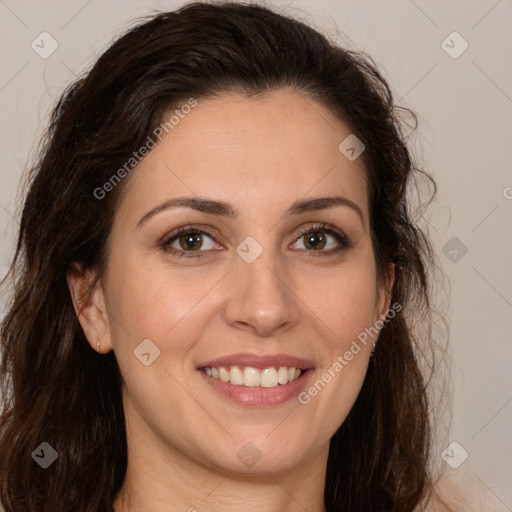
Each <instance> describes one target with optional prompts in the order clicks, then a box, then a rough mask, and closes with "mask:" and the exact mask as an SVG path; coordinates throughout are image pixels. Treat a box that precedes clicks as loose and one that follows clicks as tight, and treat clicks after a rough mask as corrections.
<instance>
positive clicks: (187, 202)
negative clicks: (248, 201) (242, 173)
mask: <svg viewBox="0 0 512 512" xmlns="http://www.w3.org/2000/svg"><path fill="white" fill-rule="evenodd" d="M337 206H345V207H348V208H351V209H352V210H354V211H355V212H356V213H357V215H358V216H359V218H360V220H361V222H362V224H363V225H364V215H363V212H362V211H361V209H360V208H359V206H358V205H357V204H356V203H354V202H353V201H351V200H350V199H348V198H346V197H343V196H331V197H316V198H312V199H301V200H298V201H296V202H295V203H293V204H292V205H291V206H290V208H289V209H288V211H287V212H286V215H299V214H301V213H307V212H312V211H315V210H324V209H327V208H334V207H337ZM181 207H186V208H191V209H193V210H197V211H199V212H202V213H208V214H211V215H217V216H220V217H229V218H234V217H237V216H238V214H239V211H238V210H237V209H236V208H233V206H231V205H230V204H229V203H225V202H223V201H215V200H213V199H208V198H206V197H199V196H195V197H176V198H174V199H170V200H169V201H166V202H165V203H162V204H160V205H158V206H156V207H155V208H153V209H152V210H150V211H149V212H147V213H146V214H145V215H144V216H143V217H142V218H141V219H140V220H139V222H138V223H137V226H136V227H137V229H138V228H140V227H141V226H142V225H143V224H145V223H146V222H147V221H148V220H149V219H150V218H151V217H154V216H155V215H157V214H158V213H161V212H163V211H165V210H169V209H172V208H181Z"/></svg>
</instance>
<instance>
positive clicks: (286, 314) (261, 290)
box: [226, 239, 299, 335]
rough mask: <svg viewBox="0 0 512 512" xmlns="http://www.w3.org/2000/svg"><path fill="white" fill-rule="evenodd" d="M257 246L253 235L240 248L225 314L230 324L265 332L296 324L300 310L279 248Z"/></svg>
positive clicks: (268, 332)
mask: <svg viewBox="0 0 512 512" xmlns="http://www.w3.org/2000/svg"><path fill="white" fill-rule="evenodd" d="M258 246H259V244H258ZM258 246H256V244H255V241H254V239H253V240H245V241H243V242H242V243H241V244H240V245H239V247H238V248H237V253H238V256H239V257H238V258H237V259H236V260H235V267H236V268H235V272H233V277H232V278H233V280H234V284H233V290H232V293H231V294H230V296H229V297H230V299H229V303H228V305H227V308H226V316H227V321H228V322H229V323H230V324H231V325H237V326H238V327H243V328H245V329H248V328H251V329H253V330H255V331H257V332H258V333H259V334H262V335H266V334H270V333H272V332H273V331H275V330H276V329H278V328H280V327H281V328H282V327H283V325H292V324H294V323H295V322H296V321H297V319H298V313H299V312H298V307H297V304H296V297H295V295H294V294H293V293H292V290H291V286H292V285H291V283H290V282H289V281H290V279H289V277H288V276H287V273H286V271H285V268H284V266H283V265H282V261H281V260H280V258H279V255H278V251H274V250H271V249H265V250H263V247H261V246H259V247H260V248H258ZM257 253H259V254H258V255H257V256H256V254H257ZM255 256H256V257H255ZM253 258H254V259H253ZM287 281H288V282H287Z"/></svg>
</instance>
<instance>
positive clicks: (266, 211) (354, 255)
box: [80, 90, 392, 473]
mask: <svg viewBox="0 0 512 512" xmlns="http://www.w3.org/2000/svg"><path fill="white" fill-rule="evenodd" d="M349 134H350V130H349V129H348V127H347V126H346V125H345V124H344V123H342V122H341V121H340V120H339V119H337V118H336V117H334V115H333V114H332V113H331V112H330V111H329V110H327V109H326V108H324V107H323V106H321V105H320V104H318V103H316V102H315V101H313V100H312V99H310V98H307V97H304V96H301V95H299V94H298V93H294V92H291V91H288V90H281V91H276V92H273V93H271V94H269V95H267V96H266V97H264V98H258V99H247V98H245V97H244V96H241V95H236V94H225V95H223V96H221V97H218V98H215V99H211V100H201V101H199V102H198V104H197V106H196V107H195V108H193V109H192V110H191V112H190V113H188V114H187V115H186V116H184V117H183V118H182V119H180V122H179V125H177V126H175V127H174V129H173V130H172V131H170V132H169V133H168V134H167V135H165V136H164V138H163V139H162V141H161V142H160V143H159V144H158V145H157V146H156V148H155V149H154V150H153V151H151V152H150V153H149V154H148V156H147V157H146V158H145V159H144V160H143V161H142V163H141V164H140V166H139V167H138V168H137V169H136V170H135V171H134V172H133V174H132V175H131V176H130V177H129V181H128V183H127V187H126V188H125V190H124V191H123V195H122V197H121V201H120V204H119V207H118V211H117V213H116V217H115V221H114V224H113V227H112V232H111V236H110V239H109V242H108V263H107V269H106V272H105V274H104V275H103V276H102V278H101V282H100V284H99V286H98V287H97V289H96V290H95V292H94V293H95V295H94V298H95V300H94V304H95V306H94V307H95V308H96V310H93V309H89V310H88V311H86V312H85V314H84V315H82V316H81V317H80V319H81V322H82V326H83V327H84V331H85V332H86V335H87V337H88V338H89V340H90V342H91V344H92V345H93V346H94V347H95V346H96V341H97V340H101V351H102V352H108V351H109V350H110V349H112V350H113V351H114V353H115V356H116V358H117V360H118V362H119V365H120V368H121V372H122V375H123V379H124V384H123V399H124V406H125V414H126V418H127V424H128V425H129V430H130V432H131V435H132V436H133V437H134V438H138V439H140V440H142V439H144V441H143V442H144V443H145V446H146V447H147V449H148V450H150V451H151V450H153V451H154V453H155V456H161V455H162V454H169V456H171V455H170V454H172V453H180V454H181V455H183V456H184V457H186V458H187V459H188V460H191V461H195V462H197V463H200V464H202V465H203V466H207V467H212V468H217V469H222V470H224V471H235V472H241V473H243V472H248V473H254V472H258V471H272V472H278V471H286V470H287V469H291V468H292V467H296V466H298V465H299V464H302V463H304V462H305V461H307V460H308V459H309V460H313V459H314V458H315V457H317V456H318V455H319V454H322V457H324V460H325V457H326V453H327V449H328V443H329V440H330V438H331V437H332V435H333V434H334V433H335V431H336V430H337V429H338V427H339V426H340V425H341V424H342V422H343V421H344V419H345V418H346V416H347V414H348V412H349V410H350V408H351V407H352V405H353V404H354V401H355V399H356V397H357V395H358V393H359V391H360V388H361V386H362V383H363V380H364V377H365V373H366V370H367V366H368V361H369V357H370V350H371V347H372V345H373V342H374V341H376V338H374V339H373V340H371V341H370V338H368V341H367V343H366V344H364V343H362V342H361V341H360V340H361V333H363V332H365V329H368V328H370V327H371V326H374V325H375V323H376V322H377V320H378V319H379V317H381V315H385V314H386V312H387V310H388V307H389V296H388V294H387V293H386V291H385V287H386V286H388V287H390V286H391V284H392V277H390V278H389V279H390V280H389V279H388V281H387V282H385V283H383V285H382V287H379V286H378V285H377V275H376V268H375V263H374V253H373V249H372V244H371V239H370V231H369V210H368V203H367V193H366V181H365V180H366V178H365V172H364V168H363V163H362V160H361V158H357V159H356V160H354V161H350V160H349V159H347V158H346V157H345V155H344V154H343V153H341V152H340V150H339V149H338V146H339V144H340V143H341V142H342V141H343V140H344V139H345V138H346V137H347V136H348V135H349ZM333 197H335V198H337V199H331V200H324V201H319V199H320V198H333ZM178 198H180V199H182V200H181V201H180V202H179V203H177V202H176V201H175V200H176V199H178ZM186 198H189V199H186ZM199 198H201V199H202V200H203V201H200V200H199ZM191 199H194V201H191ZM187 203H188V204H187ZM180 230H181V231H180ZM91 308H93V306H91ZM358 336H359V338H358ZM358 340H359V341H358ZM354 341H356V346H358V348H359V350H358V351H357V349H355V348H354V347H355V346H354ZM351 348H352V350H351ZM348 352H351V353H352V357H350V356H348V355H347V353H348ZM342 361H343V362H342ZM336 363H338V364H336ZM340 366H341V369H340ZM280 368H281V369H280ZM296 369H298V370H300V371H298V370H296ZM299 374H300V377H296V376H297V375H299ZM329 376H330V378H329ZM226 380H227V382H226ZM231 381H233V383H231ZM258 381H259V383H260V384H259V385H257V384H258ZM319 381H320V384H319ZM315 390H316V391H315ZM156 447H158V449H156ZM251 457H252V458H253V460H256V459H258V460H257V463H255V464H253V463H251V462H249V460H250V459H251ZM254 457H256V459H255V458H254Z"/></svg>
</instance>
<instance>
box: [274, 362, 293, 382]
mask: <svg viewBox="0 0 512 512" xmlns="http://www.w3.org/2000/svg"><path fill="white" fill-rule="evenodd" d="M291 369H292V368H290V370H291ZM277 382H279V384H286V383H287V382H288V368H286V366H280V367H279V370H278V371H277Z"/></svg>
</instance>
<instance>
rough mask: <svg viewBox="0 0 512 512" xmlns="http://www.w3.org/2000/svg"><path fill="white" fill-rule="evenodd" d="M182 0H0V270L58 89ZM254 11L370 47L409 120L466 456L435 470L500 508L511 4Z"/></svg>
mask: <svg viewBox="0 0 512 512" xmlns="http://www.w3.org/2000/svg"><path fill="white" fill-rule="evenodd" d="M183 3H184V2H178V1H139V2H136V1H133V0H130V1H127V0H125V1H104V0H89V1H87V0H72V1H71V0H68V1H65V2H64V1H44V2H43V1H41V0H18V1H14V0H0V27H1V32H0V33H1V36H0V37H1V39H2V44H1V47H0V48H1V52H2V53H1V59H2V66H1V76H0V108H1V112H2V132H1V142H0V143H1V145H2V162H1V167H0V233H1V239H2V242H1V248H0V272H1V274H2V275H3V274H4V273H5V271H6V269H7V264H8V261H9V258H10V257H11V256H12V253H13V249H14V236H15V233H16V229H17V222H18V220H17V219H18V216H19V208H20V197H19V190H18V186H19V183H20V179H21V177H22V173H23V170H24V169H26V168H27V166H28V165H29V164H30V162H31V161H32V158H33V157H34V154H35V150H36V143H37V141H38V137H39V135H40V134H41V132H42V130H43V129H44V128H45V126H46V124H47V121H48V114H49V111H50V108H51V106H52V105H53V104H54V102H55V101H56V100H57V99H58V97H59V95H60V93H61V92H62V90H63V88H64V86H65V85H66V84H68V83H70V82H71V81H72V80H74V79H75V78H76V77H77V76H78V75H79V74H80V73H82V72H83V71H84V70H85V69H87V68H88V67H89V66H90V65H91V63H92V62H93V61H94V60H95V59H96V58H97V57H98V56H99V55H100V54H101V52H102V51H103V50H104V49H106V47H107V46H108V45H109V43H110V42H112V40H113V38H114V37H115V36H116V35H119V34H120V33H121V32H122V31H123V30H124V28H125V27H126V25H127V23H128V22H130V21H132V20H134V19H135V18H136V17H138V16H142V15H145V14H149V13H150V12H151V11H152V10H167V9H174V8H176V7H179V6H181V5H183ZM267 5H269V6H277V7H279V8H281V9H284V10H285V11H286V12H288V13H290V14H292V15H296V16H297V17H299V18H300V19H303V20H305V21H308V22H310V23H312V24H313V25H314V26H316V27H317V28H318V29H320V30H321V31H323V32H325V33H326V34H327V35H329V36H331V37H335V38H338V39H339V41H340V43H343V44H345V45H348V46H351V47H352V48H353V49H359V50H363V51H365V52H367V53H368V54H370V55H371V56H372V57H373V58H374V60H375V62H376V63H377V64H378V66H379V68H380V69H381V70H382V72H383V74H384V76H385V77H386V79H387V80H388V81H389V83H390V85H391V88H392V90H393V92H394V95H395V97H396V98H397V99H400V101H399V104H401V105H404V106H408V107H410V108H412V109H413V110H414V111H415V112H416V113H417V114H418V118H419V128H418V130H417V133H416V135H415V136H414V137H413V141H412V142H413V145H414V151H415V155H416V157H417V160H418V161H419V163H420V164H421V165H422V166H423V167H424V168H425V169H426V170H428V171H429V172H430V173H432V175H433V176H434V178H435V179H436V181H437V184H438V187H439V192H438V196H437V200H436V201H435V202H434V203H433V204H432V205H431V207H430V209H429V210H428V212H426V218H427V220H428V224H429V226H430V229H431V234H432V236H433V240H434V243H435V248H436V251H437V253H438V258H439V261H440V263H441V264H442V266H443V268H444V271H445V272H446V274H447V276H448V278H449V288H446V292H447V293H449V294H450V295H451V300H450V304H449V307H448V308H447V309H446V311H445V312H446V314H447V316H448V318H449V322H450V353H451V360H452V370H451V375H452V385H453V388H454V398H453V422H452V426H451V431H450V435H449V439H448V441H447V442H457V443H458V444H457V445H452V449H453V448H454V447H455V448H454V449H455V452H454V454H455V458H456V459H457V460H461V458H463V455H464V452H463V451H461V450H465V452H467V454H468V457H467V459H466V460H465V461H464V462H463V464H461V465H460V467H459V468H457V469H453V468H451V467H448V470H449V471H451V472H464V475H466V478H469V479H470V480H471V481H472V483H473V484H474V485H476V486H477V487H478V488H479V490H480V491H481V492H482V493H483V494H485V496H486V499H487V501H488V502H489V503H490V510H491V509H492V510H493V511H497V512H501V511H503V512H505V511H507V510H509V511H512V492H511V489H510V486H509V482H510V481H512V456H511V447H512V446H511V445H512V443H511V435H510V432H511V431H512V428H511V425H512V385H511V383H512V377H511V375H512V371H511V369H512V348H511V334H510V333H511V331H512V322H511V318H512V272H511V263H512V241H511V238H512V229H511V222H510V219H511V214H512V173H511V163H510V162H511V161H512V150H511V147H512V144H511V142H512V141H511V133H512V130H511V128H512V68H511V59H510V55H511V51H512V30H511V26H510V22H511V20H512V1H511V0H500V1H497V0H480V1H476V0H471V1H462V0H460V1H452V2H443V1H426V0H414V1H413V0H400V1H388V2H385V1H377V0H374V1H369V0H365V1H347V0H316V1H314V2H310V1H305V0H296V1H292V0H291V1H288V2H280V1H268V2H267ZM43 32H47V33H48V34H50V36H51V37H52V38H53V39H54V40H55V41H56V44H57V45H58V47H57V49H56V50H55V51H54V52H53V53H52V54H51V55H50V56H48V57H47V58H43V57H42V56H41V55H40V54H39V53H38V52H36V51H34V49H33V48H32V46H31V43H32V42H33V41H36V42H37V41H40V39H41V37H45V38H47V37H48V36H46V35H45V36H41V33H43ZM454 32H457V34H453V33H454ZM46 41H50V40H49V39H46ZM53 44H55V43H53ZM40 46H41V45H40ZM466 46H467V48H466ZM46 48H49V46H48V45H46ZM43 214H44V212H43ZM5 299H6V298H5V297H3V298H2V304H3V303H4V302H5ZM36 444H37V443H36ZM441 453H442V452H440V453H439V457H441ZM440 461H441V463H442V464H444V462H443V461H442V460H440Z"/></svg>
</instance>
